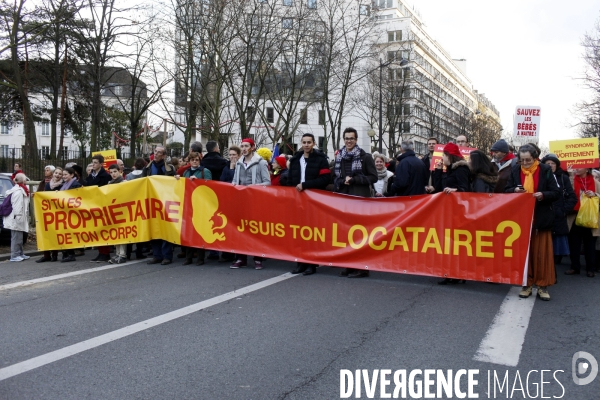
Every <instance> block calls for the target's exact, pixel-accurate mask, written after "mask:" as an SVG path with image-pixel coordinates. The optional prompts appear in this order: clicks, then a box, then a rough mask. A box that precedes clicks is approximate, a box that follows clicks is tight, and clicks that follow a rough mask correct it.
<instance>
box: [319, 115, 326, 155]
mask: <svg viewBox="0 0 600 400" xmlns="http://www.w3.org/2000/svg"><path fill="white" fill-rule="evenodd" d="M319 125H325V110H319ZM319 147H321V146H319Z"/></svg>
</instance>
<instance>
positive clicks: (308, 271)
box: [302, 265, 317, 275]
mask: <svg viewBox="0 0 600 400" xmlns="http://www.w3.org/2000/svg"><path fill="white" fill-rule="evenodd" d="M316 272H317V267H316V266H314V265H309V266H308V268H306V271H304V273H302V275H312V274H314V273H316Z"/></svg>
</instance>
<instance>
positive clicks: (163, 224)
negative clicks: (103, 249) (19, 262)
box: [34, 176, 185, 250]
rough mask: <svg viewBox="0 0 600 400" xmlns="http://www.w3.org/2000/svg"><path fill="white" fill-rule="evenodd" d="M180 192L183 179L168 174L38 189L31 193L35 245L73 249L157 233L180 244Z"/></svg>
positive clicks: (125, 241)
mask: <svg viewBox="0 0 600 400" xmlns="http://www.w3.org/2000/svg"><path fill="white" fill-rule="evenodd" d="M151 180H152V181H153V182H155V183H156V187H158V188H160V190H156V189H155V188H154V187H155V186H154V185H152V184H151ZM184 192H185V183H184V180H183V179H181V180H176V179H175V178H173V177H168V176H154V177H152V178H148V179H134V180H131V181H124V182H121V183H117V184H112V185H106V186H102V187H97V186H93V187H84V188H79V189H72V190H65V191H58V192H38V193H36V195H35V198H34V207H35V216H36V234H37V242H38V247H39V248H40V249H42V250H46V249H76V248H81V247H91V246H103V245H108V244H128V243H135V242H145V241H148V240H151V239H156V238H161V239H164V240H167V241H169V242H171V243H175V244H179V243H181V235H180V232H181V221H182V216H183V202H184Z"/></svg>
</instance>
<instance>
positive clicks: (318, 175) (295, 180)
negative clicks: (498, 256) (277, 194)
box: [279, 150, 330, 190]
mask: <svg viewBox="0 0 600 400" xmlns="http://www.w3.org/2000/svg"><path fill="white" fill-rule="evenodd" d="M300 157H304V151H298V152H297V153H296V154H294V156H293V157H292V158H291V160H290V168H289V169H288V170H287V174H286V176H284V175H283V174H282V176H281V179H280V181H279V182H280V183H281V185H282V186H296V185H298V184H299V183H300V179H301V175H302V167H301V166H300ZM329 179H330V173H329V163H328V162H327V156H325V154H324V153H323V152H321V151H319V150H313V151H312V153H310V154H309V156H308V158H307V159H306V171H304V183H303V184H302V189H323V190H325V188H326V187H327V185H328V184H329Z"/></svg>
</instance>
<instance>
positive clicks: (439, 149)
mask: <svg viewBox="0 0 600 400" xmlns="http://www.w3.org/2000/svg"><path fill="white" fill-rule="evenodd" d="M444 146H445V144H436V145H435V149H434V150H433V156H432V157H431V161H430V162H429V169H430V170H431V171H433V170H435V163H436V162H437V161H438V160H441V159H442V156H443V155H444ZM473 150H477V149H475V148H472V147H459V148H458V151H460V154H462V156H463V157H464V158H465V161H469V157H470V156H471V152H472V151H473ZM443 168H444V171H445V170H446V167H445V166H444V167H443Z"/></svg>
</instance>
